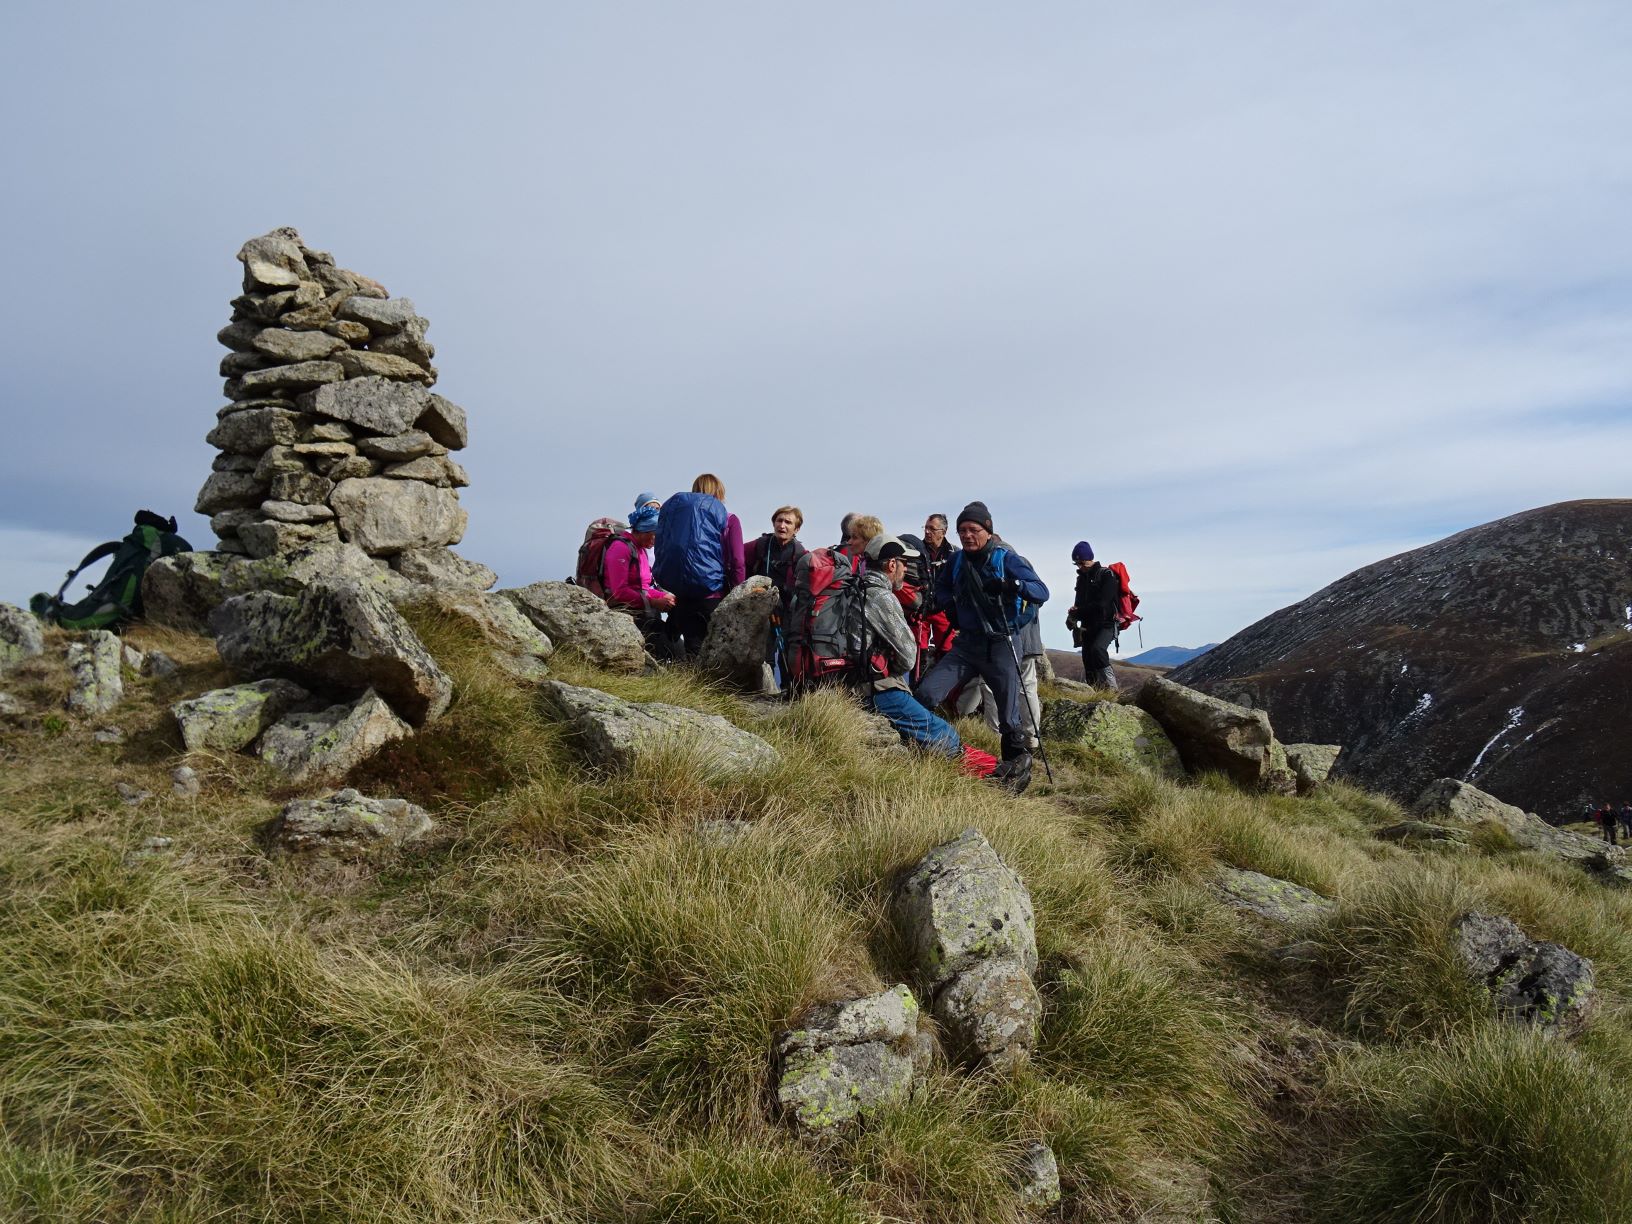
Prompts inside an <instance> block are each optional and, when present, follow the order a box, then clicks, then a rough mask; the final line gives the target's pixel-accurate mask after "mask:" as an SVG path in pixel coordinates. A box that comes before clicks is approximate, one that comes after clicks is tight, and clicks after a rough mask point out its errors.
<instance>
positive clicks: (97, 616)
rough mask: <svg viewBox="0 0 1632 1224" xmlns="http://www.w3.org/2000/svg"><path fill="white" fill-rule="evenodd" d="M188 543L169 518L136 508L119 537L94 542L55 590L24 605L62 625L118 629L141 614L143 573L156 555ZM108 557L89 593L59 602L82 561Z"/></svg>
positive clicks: (187, 547) (186, 548) (186, 547)
mask: <svg viewBox="0 0 1632 1224" xmlns="http://www.w3.org/2000/svg"><path fill="white" fill-rule="evenodd" d="M192 550H193V546H192V545H191V544H189V543H187V541H186V540H184V539H182V538H181V537H180V536H179V535H177V534H176V520H175V519H174V518H167V519H164V518H160V517H159V516H158V515H156V514H154V513H153V512H152V511H151V510H138V511H137V512H136V526H135V529H134V530H133V531H132V532H131V533H130V534H129V535H127V536H126V537H125V538H124V539H122V540H110V541H109V542H108V543H106V544H98V545H97V546H96V547H95V548H93V549H91V551H90V552H88V553H86V554H85V559H84V560H83V561H81V562H80V563H79V564H78V565H76V566H74V568H73V569H71V570H69V571H68V576H67V577H66V578H64V579H63V580H62V586H60V587H59V588H57V593H56V594H55V595H47V594H45V593H44V592H43V591H42V592H41V593H40V594H38V595H36V596H34V598H33V599H31V600H29V601H28V606H29V609H30V610H31V611H32V612H33V613H34V615H35V616H37V617H39V618H40V619H41V620H43V621H45V622H46V623H47V624H52V625H60V626H61V627H62V628H64V629H117V628H118V627H119V626H121V625H123V624H125V623H127V622H128V621H133V620H139V619H140V618H141V615H142V577H143V575H145V574H146V573H147V567H148V566H149V565H151V564H153V562H155V561H157V560H158V559H159V558H160V557H168V556H170V555H172V554H173V553H181V552H191V551H192ZM103 557H112V558H113V562H112V563H111V564H110V565H109V566H108V572H107V573H106V574H104V575H103V576H102V581H100V582H98V583H96V584H95V585H94V586H90V587H87V588H86V589H87V590H88V591H89V592H90V594H88V595H86V596H85V597H84V598H83V599H81V600H78V601H77V602H75V603H64V602H63V596H64V595H65V594H66V593H67V591H68V584H69V583H70V582H72V581H73V580H74V579H75V578H77V577H78V576H79V574H80V573H81V571H83V570H84V569H85V568H86V567H87V566H91V565H95V564H96V563H97V562H98V561H100V560H102V558H103Z"/></svg>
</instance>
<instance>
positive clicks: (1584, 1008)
mask: <svg viewBox="0 0 1632 1224" xmlns="http://www.w3.org/2000/svg"><path fill="white" fill-rule="evenodd" d="M1452 938H1453V942H1454V945H1455V948H1456V951H1457V954H1458V955H1459V956H1460V957H1461V959H1462V962H1463V963H1464V964H1465V965H1466V966H1467V968H1468V972H1469V973H1470V974H1472V975H1473V977H1474V978H1475V979H1476V980H1477V981H1479V982H1481V983H1483V985H1484V986H1485V987H1486V989H1488V990H1489V991H1490V994H1491V1002H1492V1003H1493V1004H1494V1005H1495V1008H1496V1012H1497V1014H1498V1015H1500V1016H1501V1017H1502V1018H1503V1019H1505V1020H1509V1021H1511V1022H1513V1023H1515V1024H1521V1025H1533V1026H1534V1027H1536V1028H1538V1029H1540V1030H1541V1031H1542V1032H1544V1033H1547V1034H1549V1035H1559V1036H1566V1037H1567V1036H1571V1035H1573V1034H1575V1033H1577V1032H1579V1031H1580V1030H1581V1028H1582V1027H1583V1026H1584V1025H1585V1024H1586V1022H1587V1019H1588V1017H1589V1016H1590V1015H1591V1014H1592V1012H1593V1011H1594V1010H1595V1008H1596V1005H1597V995H1596V994H1595V992H1594V989H1593V972H1592V962H1591V961H1590V960H1587V959H1586V958H1584V957H1581V956H1577V955H1576V954H1575V953H1574V952H1572V951H1570V950H1569V949H1568V948H1566V947H1564V946H1562V945H1561V944H1556V943H1538V942H1536V941H1534V940H1532V939H1531V938H1530V937H1529V936H1528V935H1526V934H1525V933H1524V931H1523V930H1521V929H1520V928H1519V926H1518V924H1517V923H1515V922H1514V921H1513V920H1512V919H1510V918H1504V917H1501V916H1500V915H1490V914H1479V913H1467V914H1463V915H1462V916H1461V917H1460V918H1458V919H1457V921H1456V927H1455V931H1454V933H1453V936H1452Z"/></svg>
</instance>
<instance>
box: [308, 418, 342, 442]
mask: <svg viewBox="0 0 1632 1224" xmlns="http://www.w3.org/2000/svg"><path fill="white" fill-rule="evenodd" d="M353 436H354V435H353V434H352V432H351V426H349V425H347V424H345V423H344V422H343V421H318V422H317V423H316V424H313V425H308V426H307V427H306V428H305V429H303V430H301V431H300V441H302V442H350V441H351V440H352V438H353Z"/></svg>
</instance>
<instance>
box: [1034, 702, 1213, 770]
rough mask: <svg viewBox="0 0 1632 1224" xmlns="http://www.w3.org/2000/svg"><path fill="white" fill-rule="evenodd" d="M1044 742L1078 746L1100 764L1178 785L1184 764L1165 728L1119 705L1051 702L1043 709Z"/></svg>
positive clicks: (1143, 713)
mask: <svg viewBox="0 0 1632 1224" xmlns="http://www.w3.org/2000/svg"><path fill="white" fill-rule="evenodd" d="M1042 732H1043V738H1044V739H1047V740H1060V741H1063V742H1065V743H1071V744H1077V745H1080V746H1081V747H1082V748H1083V749H1085V750H1086V751H1087V752H1088V754H1089V755H1090V756H1091V757H1093V758H1094V760H1095V761H1096V762H1099V763H1101V764H1103V765H1107V766H1110V767H1112V768H1119V769H1137V770H1142V771H1143V772H1145V773H1148V774H1151V775H1153V776H1155V777H1158V778H1169V779H1172V780H1174V781H1177V780H1179V779H1182V778H1183V777H1184V762H1183V761H1181V760H1180V759H1179V751H1178V749H1177V748H1175V747H1174V746H1173V741H1172V740H1170V739H1169V738H1168V737H1167V732H1166V731H1163V730H1162V725H1161V724H1160V723H1159V722H1157V721H1156V719H1155V718H1154V717H1152V716H1151V715H1150V714H1149V713H1148V712H1146V711H1145V710H1141V709H1140V708H1139V707H1138V706H1129V705H1120V704H1118V703H1117V702H1114V701H1070V700H1064V699H1061V700H1057V701H1050V702H1048V703H1047V705H1045V706H1044V708H1043V724H1042Z"/></svg>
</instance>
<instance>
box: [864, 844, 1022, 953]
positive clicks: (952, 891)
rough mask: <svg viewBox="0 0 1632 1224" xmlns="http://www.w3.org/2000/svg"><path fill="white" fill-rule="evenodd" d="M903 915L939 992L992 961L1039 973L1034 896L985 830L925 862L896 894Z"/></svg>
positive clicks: (905, 931) (938, 851)
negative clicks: (1015, 963)
mask: <svg viewBox="0 0 1632 1224" xmlns="http://www.w3.org/2000/svg"><path fill="white" fill-rule="evenodd" d="M895 914H896V921H897V924H898V925H899V927H900V928H901V931H902V934H903V935H904V936H906V938H907V940H908V941H909V944H910V946H911V947H912V950H913V956H914V960H915V962H916V964H917V965H918V967H919V969H920V971H921V972H922V973H923V974H924V977H925V978H926V979H927V980H928V981H929V982H930V984H931V985H935V986H939V985H940V984H941V983H943V982H946V981H949V980H951V978H953V977H955V976H956V975H957V974H959V973H961V972H963V971H964V970H965V969H968V968H971V967H972V966H974V965H975V964H976V963H977V962H979V961H982V960H987V959H992V958H1001V957H1009V958H1012V959H1015V960H1018V961H1019V962H1020V963H1021V964H1022V965H1023V966H1025V969H1026V972H1028V973H1033V972H1035V971H1036V969H1037V931H1036V917H1035V915H1034V914H1033V912H1032V906H1031V894H1030V892H1029V891H1028V890H1027V889H1026V886H1025V883H1024V881H1022V880H1021V879H1020V877H1019V876H1018V875H1017V874H1015V872H1014V871H1013V870H1012V869H1010V868H1009V867H1008V866H1007V865H1006V864H1005V863H1004V862H1003V860H1002V859H1001V858H999V857H998V854H997V851H996V850H994V849H993V848H992V844H991V843H990V842H989V841H987V840H986V838H985V836H984V835H983V834H982V833H981V831H980V830H979V829H965V830H964V831H963V833H962V834H960V835H959V836H958V837H957V838H956V839H955V840H953V841H949V842H945V843H943V844H942V845H939V846H936V847H935V848H934V849H933V850H931V851H930V852H929V853H928V854H926V855H925V856H924V857H923V858H922V859H920V860H919V862H918V864H917V866H915V867H914V868H913V869H912V871H911V872H910V873H909V874H908V875H907V877H906V879H904V880H903V881H902V883H901V887H900V889H899V890H898V891H897V893H896V899H895Z"/></svg>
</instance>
